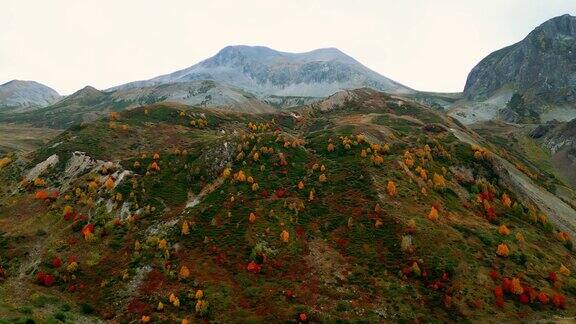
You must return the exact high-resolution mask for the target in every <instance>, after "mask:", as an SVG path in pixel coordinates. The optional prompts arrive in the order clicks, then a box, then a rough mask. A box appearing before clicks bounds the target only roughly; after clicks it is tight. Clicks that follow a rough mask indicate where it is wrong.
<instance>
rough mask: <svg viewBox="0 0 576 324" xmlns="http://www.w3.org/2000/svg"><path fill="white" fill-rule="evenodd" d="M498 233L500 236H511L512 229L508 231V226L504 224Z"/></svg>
mask: <svg viewBox="0 0 576 324" xmlns="http://www.w3.org/2000/svg"><path fill="white" fill-rule="evenodd" d="M498 233H500V235H508V234H510V229H508V227H507V226H506V225H504V224H502V225H500V227H498Z"/></svg>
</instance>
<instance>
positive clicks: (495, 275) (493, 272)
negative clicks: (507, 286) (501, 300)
mask: <svg viewBox="0 0 576 324" xmlns="http://www.w3.org/2000/svg"><path fill="white" fill-rule="evenodd" d="M490 278H492V280H497V279H498V273H497V272H496V270H492V271H490Z"/></svg>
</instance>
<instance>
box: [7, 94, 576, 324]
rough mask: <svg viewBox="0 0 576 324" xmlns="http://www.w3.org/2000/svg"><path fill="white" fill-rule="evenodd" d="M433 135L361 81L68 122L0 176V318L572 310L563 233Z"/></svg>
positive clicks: (494, 315)
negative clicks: (293, 96) (286, 95)
mask: <svg viewBox="0 0 576 324" xmlns="http://www.w3.org/2000/svg"><path fill="white" fill-rule="evenodd" d="M450 128H455V129H461V130H462V131H466V130H465V129H462V128H461V126H459V125H458V124H456V123H454V122H453V121H452V120H451V119H448V118H446V117H444V116H443V115H440V114H438V113H436V112H434V111H432V110H430V109H428V108H426V107H424V106H421V105H419V104H416V103H412V102H410V101H407V100H404V99H402V98H397V97H388V96H386V95H384V94H381V93H377V92H375V91H370V90H357V91H354V92H350V93H349V94H348V95H347V97H346V98H345V100H336V99H334V98H329V99H327V100H326V101H324V102H320V103H317V104H312V105H310V106H306V107H303V108H299V109H296V110H293V111H291V112H289V113H285V114H269V115H248V114H239V113H238V114H233V113H223V112H217V111H213V110H196V109H192V110H189V109H186V107H183V106H173V105H170V104H161V105H153V106H147V107H142V108H138V109H134V110H130V111H126V112H122V113H120V114H118V115H111V116H110V117H109V118H108V119H105V120H99V121H96V122H94V123H91V124H88V125H85V126H82V127H76V128H72V129H70V130H68V131H66V132H64V133H63V134H61V135H60V136H58V137H57V138H55V139H54V140H53V141H52V142H51V143H49V144H47V145H45V146H43V147H42V148H41V149H39V150H37V151H36V152H35V153H34V154H33V155H32V156H31V157H30V158H31V161H32V162H31V163H29V164H25V163H23V162H19V161H13V162H11V163H9V161H8V162H7V163H5V165H4V166H3V167H1V169H0V176H1V177H2V178H1V179H2V181H3V183H4V186H3V187H2V189H0V190H1V191H0V194H1V195H2V196H1V197H2V198H1V200H0V203H1V205H0V229H1V231H2V234H1V236H0V246H1V247H2V248H1V249H0V267H1V268H0V269H2V272H1V274H0V278H2V279H0V280H2V281H0V296H2V297H0V318H2V319H3V320H4V321H6V322H13V321H15V322H18V321H22V322H24V321H26V319H34V320H36V321H39V322H58V321H64V322H66V321H68V322H76V321H81V320H90V319H102V320H110V321H117V322H134V321H143V322H146V321H151V322H159V321H166V322H171V321H181V320H182V319H187V320H188V321H201V320H207V321H215V322H236V321H247V322H248V321H255V322H307V321H308V322H335V321H360V320H362V321H368V322H378V321H392V322H398V321H424V322H429V321H445V322H464V321H505V320H512V321H524V320H539V319H549V318H552V317H554V316H561V317H567V318H573V317H574V316H575V315H576V314H575V313H576V307H575V304H574V303H575V300H574V297H575V296H576V281H575V279H574V277H573V275H572V274H570V270H574V269H575V268H576V263H575V261H574V254H573V251H572V243H571V240H570V237H569V235H567V234H566V233H562V232H559V231H557V230H556V229H555V226H554V225H553V224H552V223H551V222H550V221H549V220H548V219H547V217H546V215H544V214H543V213H542V212H540V211H539V210H537V208H536V207H535V205H532V204H525V205H523V204H521V203H520V202H519V201H520V200H519V199H518V197H515V195H514V192H513V191H512V188H508V187H507V186H506V185H505V183H506V182H505V181H503V179H501V178H500V176H499V173H498V172H497V170H495V168H494V164H493V161H492V154H493V153H492V152H491V151H490V149H488V148H481V147H472V146H470V145H468V144H465V143H463V142H461V141H459V140H458V139H457V138H456V137H455V136H454V135H452V133H451V132H450V131H449V129H450ZM75 152H76V153H75ZM80 152H83V153H80ZM54 155H56V156H58V160H57V161H55V160H54V158H51V157H52V156H54ZM47 160H48V161H55V162H53V163H51V166H49V167H47V168H45V169H44V168H37V169H36V171H39V172H32V173H27V171H28V170H30V169H31V168H32V167H34V166H35V165H37V164H38V163H41V162H43V161H47ZM42 169H44V170H42ZM26 176H28V177H27V178H26ZM23 178H24V180H22V179H23ZM522 201H524V200H522ZM0 322H1V321H0Z"/></svg>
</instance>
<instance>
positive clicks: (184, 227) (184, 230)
mask: <svg viewBox="0 0 576 324" xmlns="http://www.w3.org/2000/svg"><path fill="white" fill-rule="evenodd" d="M180 233H181V234H182V235H188V234H190V226H189V225H188V221H187V220H184V221H182V229H181V231H180Z"/></svg>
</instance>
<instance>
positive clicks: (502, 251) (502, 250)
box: [496, 243, 510, 258]
mask: <svg viewBox="0 0 576 324" xmlns="http://www.w3.org/2000/svg"><path fill="white" fill-rule="evenodd" d="M496 254H497V255H499V256H501V257H504V258H506V257H508V255H509V254H510V250H509V249H508V245H506V244H505V243H502V244H499V245H498V249H497V250H496Z"/></svg>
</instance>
